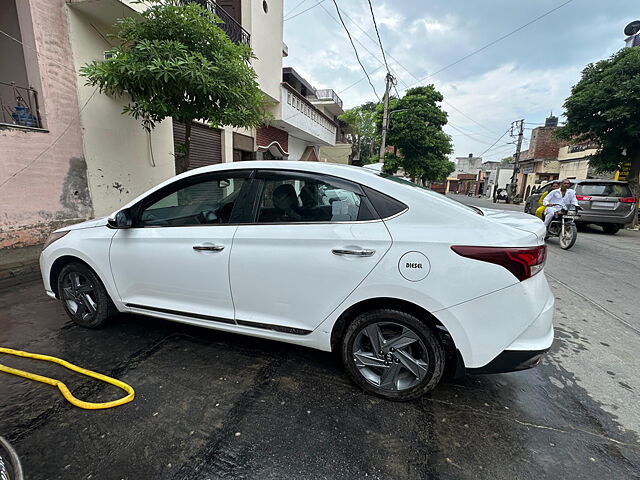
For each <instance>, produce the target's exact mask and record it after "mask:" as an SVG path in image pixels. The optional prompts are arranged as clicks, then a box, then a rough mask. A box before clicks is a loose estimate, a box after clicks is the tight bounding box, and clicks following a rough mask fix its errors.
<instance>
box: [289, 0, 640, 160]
mask: <svg viewBox="0 0 640 480" xmlns="http://www.w3.org/2000/svg"><path fill="white" fill-rule="evenodd" d="M337 1H338V5H339V7H340V10H341V12H342V13H343V18H344V21H345V23H346V24H347V26H348V27H349V30H350V32H351V35H352V36H353V38H354V41H355V43H356V47H357V49H358V53H359V55H360V58H361V60H362V63H363V64H364V66H365V68H366V70H367V72H369V74H370V76H371V80H372V82H373V85H374V87H375V89H376V91H377V92H378V95H379V96H380V97H382V94H383V93H384V76H385V69H384V68H381V65H382V55H381V53H380V48H379V46H378V43H377V41H374V40H376V36H375V30H374V27H373V23H372V20H371V13H370V11H369V6H368V3H367V0H337ZM566 1H567V0H537V1H528V2H525V1H519V2H514V1H513V0H510V1H507V0H372V3H373V7H374V12H375V15H376V20H377V22H378V28H379V29H380V35H381V37H382V43H383V46H384V47H385V51H386V53H387V60H388V62H389V66H390V68H391V70H392V73H393V74H394V75H396V76H397V78H398V85H397V89H398V91H399V92H400V94H403V91H404V90H405V89H406V87H407V86H414V85H415V84H421V85H424V84H429V83H433V84H435V86H436V88H437V89H438V90H439V91H440V92H442V94H443V95H444V98H445V103H443V105H442V107H443V108H444V110H446V111H447V112H448V114H449V125H447V126H446V127H445V131H446V132H447V133H448V134H450V135H451V136H452V138H453V144H454V155H453V156H466V155H468V154H469V153H474V154H476V155H479V154H481V153H482V152H484V151H485V150H486V149H487V148H489V146H490V145H491V144H492V143H493V142H494V141H495V140H497V139H498V138H499V137H500V135H501V134H502V133H504V132H505V130H507V128H508V127H509V125H510V123H511V122H512V121H513V120H517V119H520V118H524V119H525V121H526V122H529V123H530V124H528V125H526V126H527V128H533V127H534V126H535V125H534V124H536V123H541V122H544V119H545V117H547V116H548V115H549V112H550V111H553V113H554V114H555V115H560V114H561V113H562V103H563V101H564V99H565V98H566V97H567V95H568V94H569V93H570V88H571V86H572V85H574V84H575V83H576V82H577V81H578V80H579V78H580V72H581V70H582V68H584V66H585V65H586V64H588V63H589V62H593V61H596V60H599V59H603V58H606V57H608V56H610V55H611V54H613V53H614V52H616V51H617V50H619V49H620V48H622V47H623V46H624V38H625V36H624V33H623V29H624V27H625V25H626V24H627V23H629V22H630V21H632V20H636V19H640V3H639V2H638V1H637V0H571V1H569V3H567V4H566V5H564V6H562V7H561V8H559V9H557V10H556V11H554V12H552V13H550V14H549V15H547V16H545V17H544V18H542V19H540V20H538V21H536V22H534V23H532V24H531V25H529V26H527V27H525V28H523V29H522V30H520V31H518V32H516V33H514V34H513V35H510V36H509V37H507V38H505V39H503V40H500V41H498V42H497V43H495V44H494V45H492V46H489V47H488V48H486V49H484V50H482V51H481V52H479V53H477V54H475V55H472V56H470V57H469V58H466V59H464V60H462V61H460V62H459V63H457V64H455V65H453V66H450V67H449V68H446V69H444V70H443V71H442V72H440V73H435V72H437V71H438V70H440V69H442V68H443V67H447V66H448V65H450V64H452V63H453V62H456V61H457V60H459V59H461V58H462V57H464V56H466V55H469V54H471V53H473V52H474V51H475V50H478V49H480V48H482V47H484V46H485V45H487V44H489V43H491V42H493V41H495V40H497V39H499V38H500V37H502V36H504V35H506V34H508V33H510V32H512V31H513V30H515V29H517V28H518V27H521V26H523V25H525V24H526V23H528V22H530V21H532V20H534V19H535V18H536V17H539V16H540V15H543V14H545V13H546V12H549V11H550V10H552V9H554V8H556V7H558V6H560V5H562V4H563V3H565V2H566ZM317 2H318V0H285V22H284V37H285V43H286V44H287V45H288V47H289V56H288V57H287V58H285V59H283V63H284V66H290V67H294V68H295V69H296V70H297V71H298V72H299V73H300V74H301V75H303V76H304V77H305V78H306V79H307V80H309V81H310V82H311V83H312V84H313V85H314V86H315V87H316V88H333V89H334V90H335V91H336V92H338V94H339V95H340V97H341V98H342V100H343V102H344V105H345V108H350V107H353V106H356V105H359V104H361V103H363V102H365V101H370V100H375V99H376V98H375V95H374V93H373V90H372V88H371V86H370V85H369V83H368V82H367V80H366V79H364V80H362V79H363V78H364V73H363V72H362V69H361V68H360V66H359V65H358V63H357V61H356V59H355V56H354V53H353V49H352V47H351V45H350V44H349V40H348V38H347V36H346V33H345V32H344V29H343V28H342V26H341V25H340V24H339V23H338V19H337V14H336V10H335V6H334V4H333V0H325V1H323V2H321V3H320V5H317V6H315V7H313V8H311V9H310V10H308V11H306V12H304V13H301V14H300V15H297V14H298V13H300V12H303V11H304V10H306V9H308V8H309V7H312V6H313V5H314V4H316V3H317ZM296 15H297V16H296ZM289 17H291V18H289ZM365 32H366V33H365ZM367 35H369V36H370V37H371V38H368V36H367ZM429 75H432V76H429ZM424 77H427V78H426V79H424ZM360 80H361V81H360ZM419 80H420V82H419V83H418V81H419ZM358 81H360V82H359V83H355V82H358ZM354 83H355V85H354ZM456 109H457V110H456ZM560 120H561V121H562V120H563V119H562V117H560ZM529 134H530V130H526V131H525V138H526V137H528V136H529ZM508 141H511V139H510V138H509V137H508V136H505V137H504V138H503V139H502V140H501V141H500V142H499V143H498V144H497V145H496V147H494V148H493V149H491V150H490V151H489V152H487V153H486V154H485V155H484V158H485V160H499V159H501V158H503V157H504V156H507V155H509V154H511V153H512V152H513V149H514V146H513V145H508V144H507V142H508ZM525 148H526V144H525Z"/></svg>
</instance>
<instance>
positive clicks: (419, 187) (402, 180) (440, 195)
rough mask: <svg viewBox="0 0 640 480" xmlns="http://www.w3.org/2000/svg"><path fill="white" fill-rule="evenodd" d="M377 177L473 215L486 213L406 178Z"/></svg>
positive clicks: (385, 175) (383, 175) (382, 175)
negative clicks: (425, 194)
mask: <svg viewBox="0 0 640 480" xmlns="http://www.w3.org/2000/svg"><path fill="white" fill-rule="evenodd" d="M376 175H379V176H380V177H382V178H386V179H387V180H391V181H392V182H396V183H400V184H402V185H406V186H407V187H411V188H418V189H420V190H422V191H423V192H425V193H427V194H429V195H433V196H435V197H437V198H439V199H443V200H445V201H447V202H449V203H453V204H454V205H456V206H458V207H463V208H465V209H467V210H470V211H472V212H473V213H477V214H478V215H484V213H483V212H482V210H481V209H479V208H478V207H475V206H473V205H465V204H464V203H461V202H458V201H457V200H454V199H452V198H449V197H446V196H444V195H442V194H441V193H436V192H434V191H433V190H431V189H430V188H427V187H423V186H421V185H418V184H417V183H413V182H410V181H409V180H405V179H404V178H400V177H395V176H393V175H389V174H388V173H384V172H376Z"/></svg>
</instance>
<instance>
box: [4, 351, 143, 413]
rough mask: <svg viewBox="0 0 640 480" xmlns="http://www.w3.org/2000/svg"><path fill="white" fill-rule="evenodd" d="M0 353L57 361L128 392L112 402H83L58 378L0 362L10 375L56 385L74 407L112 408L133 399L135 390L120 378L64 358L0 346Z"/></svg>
mask: <svg viewBox="0 0 640 480" xmlns="http://www.w3.org/2000/svg"><path fill="white" fill-rule="evenodd" d="M0 353H6V354H8V355H16V356H18V357H26V358H35V359H36V360H44V361H46V362H53V363H57V364H58V365H62V366H63V367H65V368H68V369H69V370H73V371H74V372H78V373H81V374H82V375H86V376H88V377H93V378H97V379H98V380H102V381H103V382H107V383H110V384H111V385H115V386H116V387H119V388H121V389H123V390H124V391H125V392H127V393H128V395H127V396H126V397H122V398H119V399H118V400H114V401H112V402H103V403H91V402H83V401H82V400H78V399H77V398H76V397H74V396H73V395H72V394H71V392H70V391H69V389H68V388H67V386H66V385H65V384H64V383H62V382H61V381H60V380H56V379H55V378H49V377H43V376H41V375H36V374H35V373H29V372H25V371H24V370H18V369H16V368H11V367H7V366H6V365H2V364H1V363H0V372H7V373H10V374H12V375H18V376H19V377H24V378H28V379H30V380H35V381H36V382H42V383H48V384H49V385H53V386H54V387H58V389H59V390H60V392H61V393H62V396H64V398H66V399H67V400H68V401H69V402H70V403H72V404H73V405H75V406H76V407H80V408H84V409H87V410H98V409H100V408H112V407H117V406H118V405H123V404H125V403H128V402H130V401H132V400H133V397H134V394H135V392H134V391H133V388H131V386H130V385H127V384H126V383H124V382H121V381H120V380H116V379H115V378H111V377H107V376H106V375H102V374H101V373H97V372H92V371H91V370H87V369H86V368H82V367H78V366H77V365H73V364H72V363H69V362H67V361H66V360H62V359H60V358H56V357H51V356H49V355H40V354H38V353H29V352H23V351H21V350H13V349H11V348H3V347H0Z"/></svg>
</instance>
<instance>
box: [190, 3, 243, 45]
mask: <svg viewBox="0 0 640 480" xmlns="http://www.w3.org/2000/svg"><path fill="white" fill-rule="evenodd" d="M184 1H185V3H186V2H192V3H197V4H199V5H200V6H202V7H203V8H205V9H206V10H208V11H210V12H211V13H213V14H214V15H216V16H217V17H218V18H220V19H221V20H222V22H224V23H217V25H218V26H219V27H220V28H221V29H222V30H224V32H225V33H226V34H227V36H228V37H229V39H230V40H231V41H232V42H233V43H244V44H245V45H249V46H251V34H250V33H249V32H247V31H246V30H245V29H244V28H242V25H240V24H239V23H238V22H237V21H236V20H235V19H234V18H233V17H232V16H231V15H229V14H228V13H227V12H225V11H224V9H223V8H222V7H221V6H220V5H218V4H217V3H216V2H214V1H213V0H184Z"/></svg>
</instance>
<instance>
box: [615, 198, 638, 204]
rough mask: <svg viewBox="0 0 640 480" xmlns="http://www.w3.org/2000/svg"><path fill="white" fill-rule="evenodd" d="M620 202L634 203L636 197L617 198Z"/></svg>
mask: <svg viewBox="0 0 640 480" xmlns="http://www.w3.org/2000/svg"><path fill="white" fill-rule="evenodd" d="M618 201H619V202H620V203H636V197H623V198H619V199H618Z"/></svg>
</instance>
